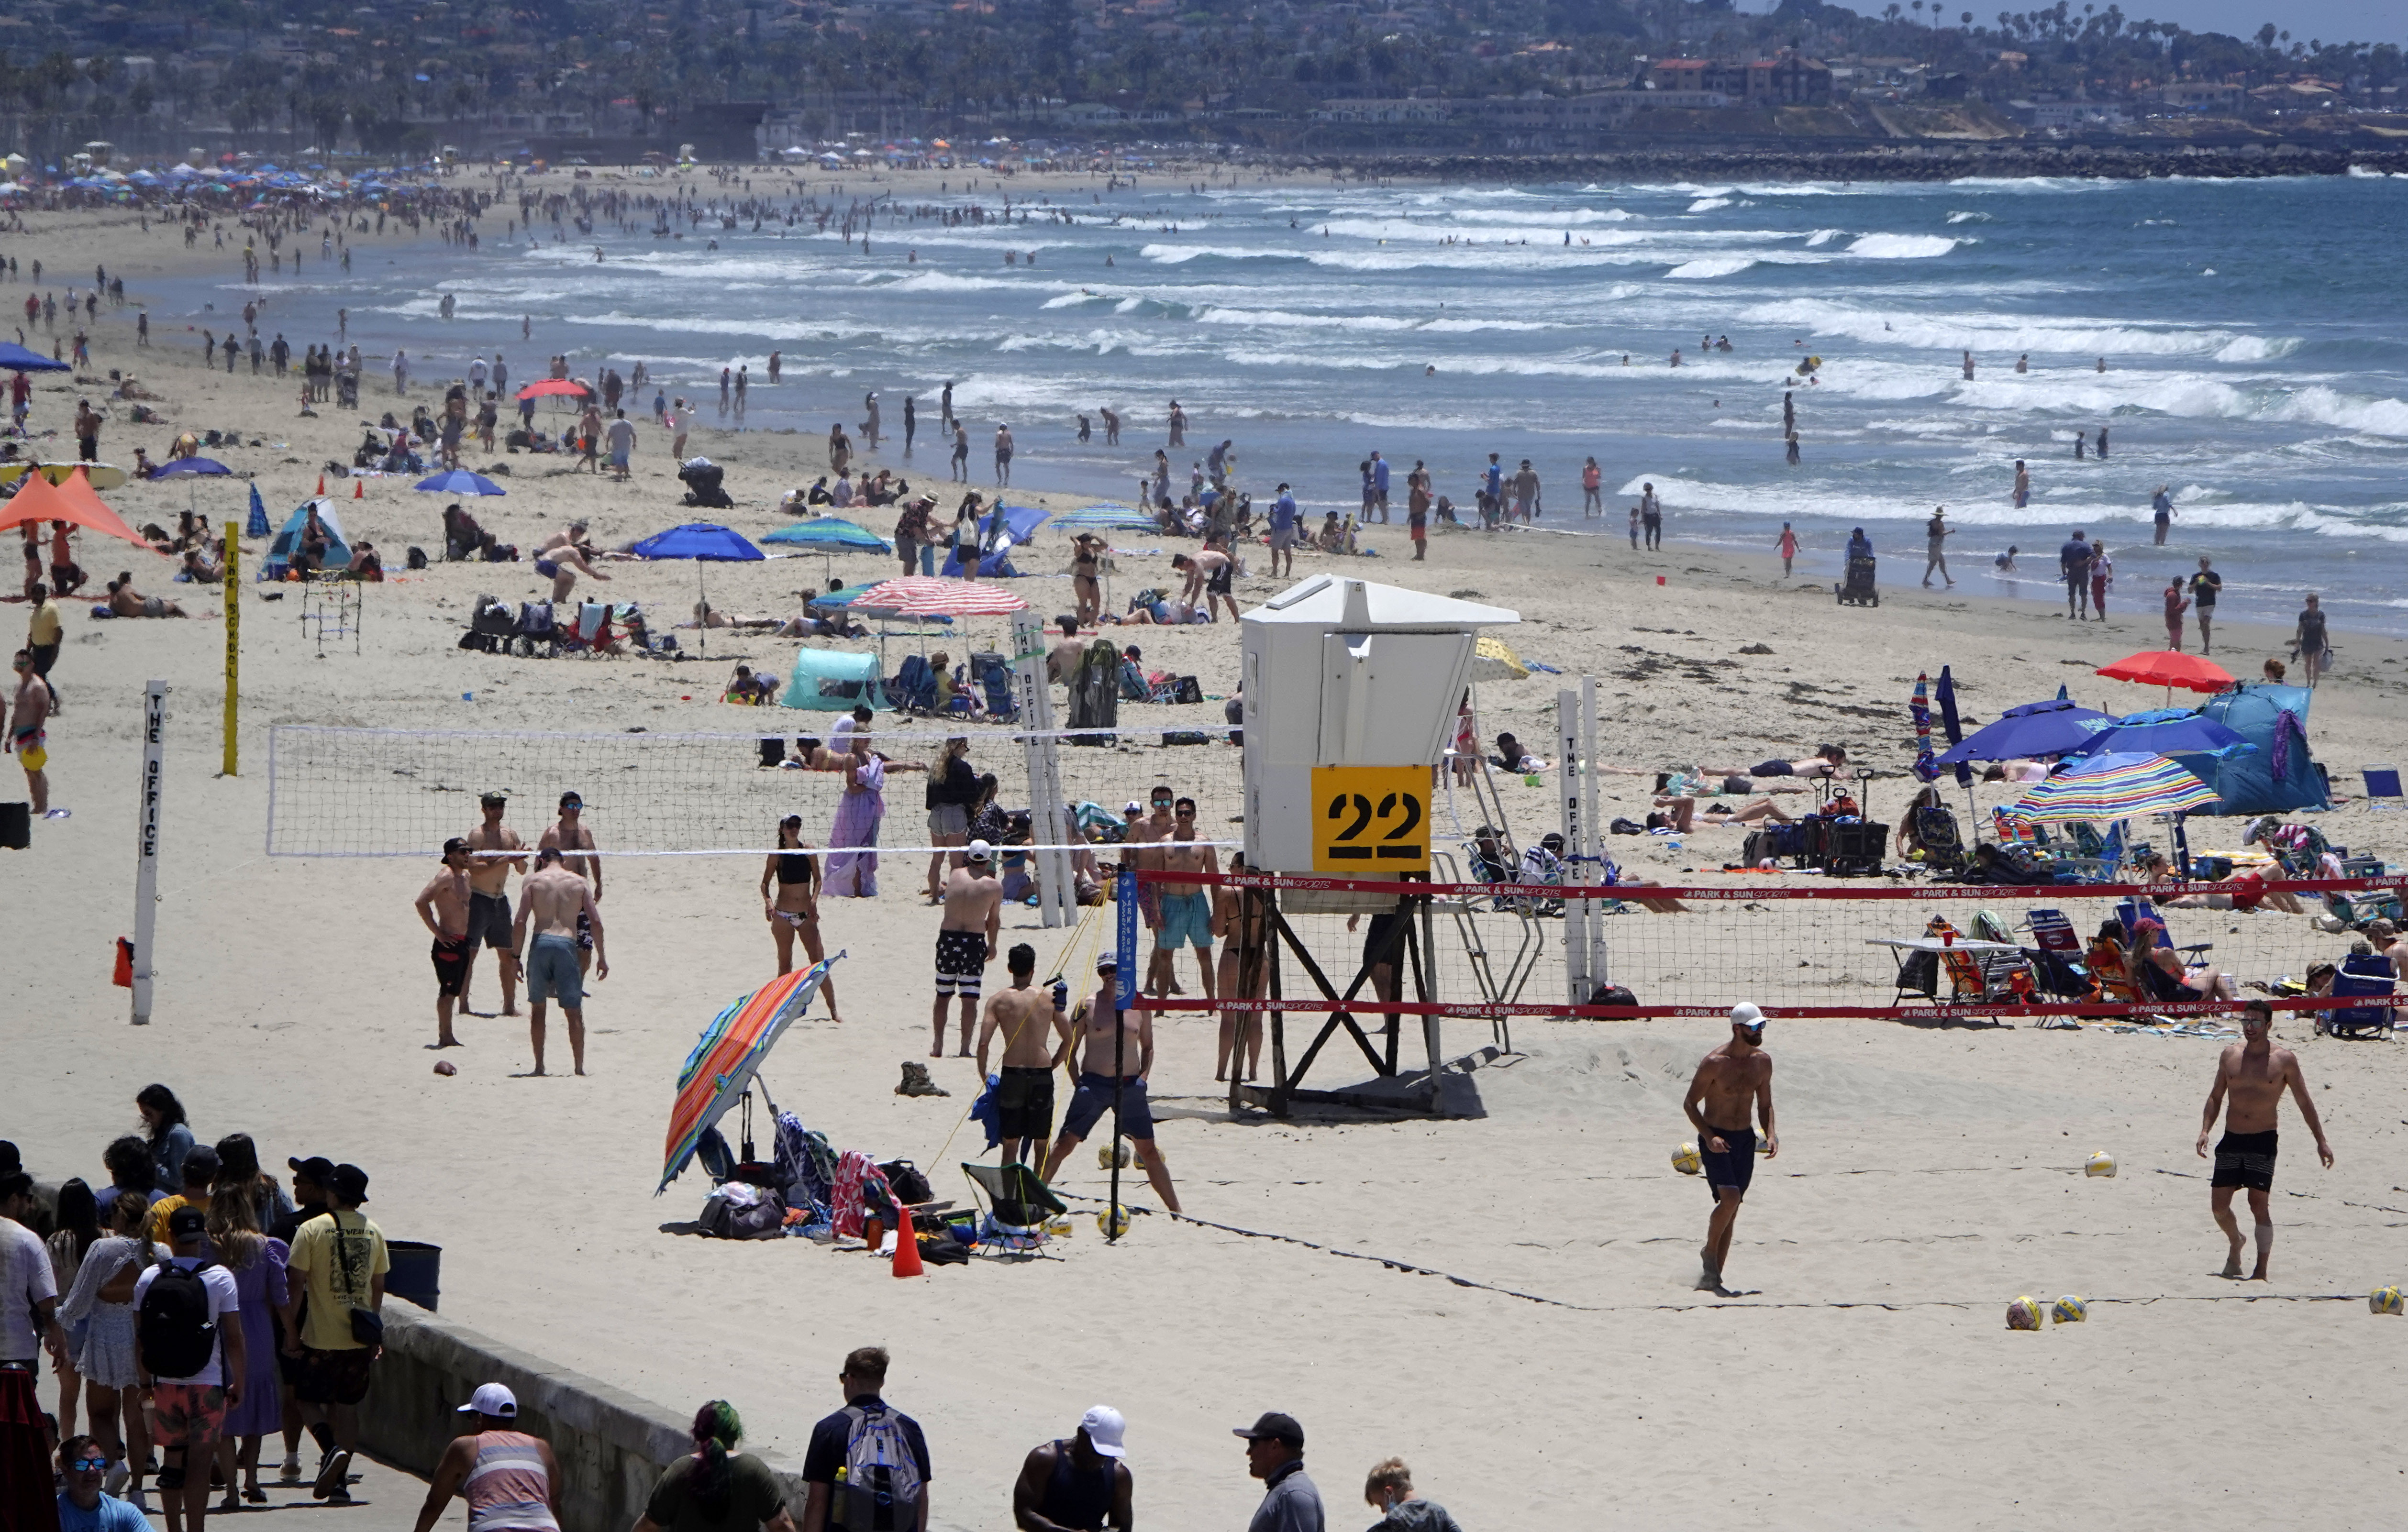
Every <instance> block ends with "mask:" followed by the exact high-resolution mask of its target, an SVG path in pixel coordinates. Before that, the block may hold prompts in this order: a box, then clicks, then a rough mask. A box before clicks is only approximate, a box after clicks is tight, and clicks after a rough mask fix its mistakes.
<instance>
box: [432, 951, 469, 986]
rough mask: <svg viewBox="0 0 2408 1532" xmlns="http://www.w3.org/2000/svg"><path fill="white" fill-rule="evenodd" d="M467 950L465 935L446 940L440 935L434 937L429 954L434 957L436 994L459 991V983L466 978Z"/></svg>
mask: <svg viewBox="0 0 2408 1532" xmlns="http://www.w3.org/2000/svg"><path fill="white" fill-rule="evenodd" d="M469 951H470V948H469V944H468V938H466V937H461V938H457V939H455V940H452V941H446V940H444V939H443V938H441V937H437V938H435V949H434V951H433V952H432V953H431V954H429V955H431V956H432V957H433V958H434V959H435V992H436V993H437V995H457V994H459V993H460V986H461V984H463V983H464V982H466V980H467V978H468V952H469Z"/></svg>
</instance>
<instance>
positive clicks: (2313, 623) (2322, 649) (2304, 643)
mask: <svg viewBox="0 0 2408 1532" xmlns="http://www.w3.org/2000/svg"><path fill="white" fill-rule="evenodd" d="M2292 637H2293V640H2294V641H2295V642H2297V643H2298V645H2299V648H2300V668H2301V669H2302V670H2303V671H2304V672H2305V673H2306V676H2307V681H2308V684H2309V685H2310V686H2311V687H2313V686H2315V683H2316V678H2317V677H2319V676H2321V675H2323V674H2324V673H2325V666H2326V664H2327V662H2328V661H2329V660H2330V659H2331V658H2332V641H2331V639H2330V637H2329V636H2328V635H2327V633H2326V631H2325V613H2324V609H2323V608H2322V607H2321V606H2318V605H2317V604H2316V598H2315V595H2313V594H2311V595H2310V596H2309V597H2308V604H2307V606H2305V607H2304V608H2302V609H2300V623H2299V626H2298V627H2297V628H2296V629H2295V630H2294V631H2293V634H2292Z"/></svg>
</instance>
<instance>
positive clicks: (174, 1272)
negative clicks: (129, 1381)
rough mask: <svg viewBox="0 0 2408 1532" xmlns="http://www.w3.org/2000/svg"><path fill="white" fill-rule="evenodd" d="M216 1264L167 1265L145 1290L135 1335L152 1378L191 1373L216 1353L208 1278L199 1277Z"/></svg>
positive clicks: (186, 1376) (137, 1315) (183, 1375)
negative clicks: (210, 1313) (206, 1279)
mask: <svg viewBox="0 0 2408 1532" xmlns="http://www.w3.org/2000/svg"><path fill="white" fill-rule="evenodd" d="M216 1264H217V1263H216V1262H214V1261H203V1262H201V1263H200V1265H198V1266H193V1267H182V1266H176V1265H173V1264H170V1265H166V1266H163V1267H160V1268H159V1271H158V1275H156V1276H154V1277H152V1278H151V1279H150V1286H149V1287H147V1288H145V1289H143V1292H142V1310H141V1312H140V1313H138V1314H136V1316H135V1324H134V1334H135V1339H136V1343H137V1345H138V1346H139V1348H140V1351H141V1356H142V1366H143V1367H146V1368H148V1369H149V1371H150V1376H152V1377H153V1378H190V1377H192V1376H193V1374H194V1373H197V1372H200V1371H202V1370H204V1369H206V1368H207V1367H208V1365H209V1361H210V1359H211V1358H213V1357H214V1356H216V1355H217V1347H218V1327H217V1323H216V1322H215V1321H214V1320H212V1319H211V1318H210V1317H209V1287H208V1282H206V1281H202V1279H201V1273H202V1272H204V1271H206V1270H208V1268H209V1267H212V1266H215V1265H216Z"/></svg>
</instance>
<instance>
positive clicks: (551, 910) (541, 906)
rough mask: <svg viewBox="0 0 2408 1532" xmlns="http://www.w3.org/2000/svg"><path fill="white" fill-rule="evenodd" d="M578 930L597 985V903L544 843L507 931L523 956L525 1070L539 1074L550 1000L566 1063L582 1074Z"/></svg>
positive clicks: (604, 962)
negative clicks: (530, 1057) (529, 1055)
mask: <svg viewBox="0 0 2408 1532" xmlns="http://www.w3.org/2000/svg"><path fill="white" fill-rule="evenodd" d="M530 932H532V933H533V934H534V940H533V942H532V943H529V941H528V939H527V938H528V934H529V933H530ZM584 933H590V934H591V935H592V937H593V939H594V979H595V982H596V983H599V982H600V981H603V980H605V979H608V978H609V977H610V958H609V953H608V952H606V951H605V950H604V947H603V938H602V907H601V906H599V905H597V904H595V902H594V888H593V885H592V884H590V883H588V882H587V881H585V878H584V876H583V875H582V874H581V873H576V872H571V871H569V870H568V869H567V868H566V867H565V866H561V855H560V848H559V847H557V846H546V847H545V848H544V849H543V850H542V851H540V852H538V853H537V854H536V859H535V871H533V872H531V873H529V874H528V875H527V879H526V881H524V882H523V883H521V884H520V885H519V918H518V923H517V924H516V925H514V926H513V927H512V928H511V932H510V936H511V944H512V945H513V946H516V947H519V948H520V949H522V950H523V952H525V953H526V955H527V957H526V962H527V1040H528V1043H529V1044H530V1045H531V1046H532V1047H533V1048H534V1050H535V1067H534V1068H533V1069H532V1070H530V1071H528V1072H529V1073H530V1074H537V1075H540V1074H542V1073H543V1072H544V1067H543V1041H544V1016H543V1008H544V1004H545V1002H547V1001H552V1000H556V1001H558V1002H559V1004H560V1013H561V1015H563V1016H564V1017H566V1018H567V1021H568V1051H569V1055H570V1061H571V1063H572V1064H573V1065H574V1066H575V1067H576V1070H577V1072H578V1073H579V1074H583V1073H584V1072H585V976H584V975H583V974H582V973H581V972H580V971H579V961H578V960H579V946H578V944H579V940H580V938H581V934H584Z"/></svg>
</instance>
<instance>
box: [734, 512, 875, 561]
mask: <svg viewBox="0 0 2408 1532" xmlns="http://www.w3.org/2000/svg"><path fill="white" fill-rule="evenodd" d="M761 540H762V541H763V542H774V543H785V544H788V545H790V546H792V547H796V548H809V549H811V550H813V551H819V552H839V551H850V550H858V551H862V552H865V553H892V552H893V551H895V549H894V547H893V545H892V544H890V543H888V542H887V540H886V539H885V538H883V537H880V536H879V535H878V534H877V533H875V532H872V531H870V530H869V529H868V528H867V527H866V526H862V525H860V524H858V523H853V522H848V521H846V520H845V519H844V518H843V517H841V516H815V517H813V518H811V519H810V521H808V522H796V523H795V524H794V525H792V526H781V527H780V528H779V529H778V530H777V531H775V532H772V533H770V534H768V535H767V537H763V538H762V539H761Z"/></svg>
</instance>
